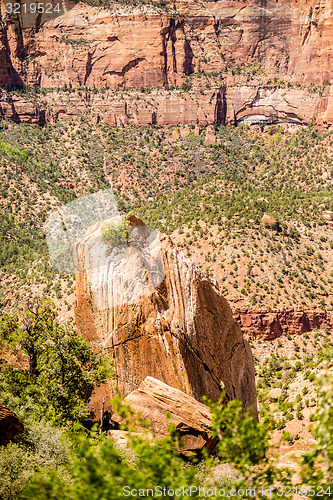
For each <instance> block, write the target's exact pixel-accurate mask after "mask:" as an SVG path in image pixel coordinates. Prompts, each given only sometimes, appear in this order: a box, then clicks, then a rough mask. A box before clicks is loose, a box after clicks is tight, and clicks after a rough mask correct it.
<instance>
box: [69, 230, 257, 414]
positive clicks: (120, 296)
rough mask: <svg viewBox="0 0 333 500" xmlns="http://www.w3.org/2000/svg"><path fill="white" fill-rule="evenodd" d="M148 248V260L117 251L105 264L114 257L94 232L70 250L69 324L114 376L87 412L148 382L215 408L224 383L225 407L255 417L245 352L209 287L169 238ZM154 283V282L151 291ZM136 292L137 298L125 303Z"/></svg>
mask: <svg viewBox="0 0 333 500" xmlns="http://www.w3.org/2000/svg"><path fill="white" fill-rule="evenodd" d="M150 237H151V236H148V239H149V238H150ZM158 245H159V248H158ZM150 248H152V249H153V250H154V252H155V254H154V255H150V256H147V255H143V254H142V253H141V254H140V252H139V251H136V249H135V248H133V249H132V248H131V247H130V248H129V249H125V250H126V251H127V250H128V252H127V253H126V252H125V250H124V249H122V252H123V254H120V253H117V254H116V256H115V257H114V260H113V261H112V252H113V251H115V250H111V251H110V249H108V248H107V247H104V246H103V245H102V244H101V237H100V233H99V228H97V229H96V227H95V228H93V229H92V230H91V232H90V233H89V232H88V233H87V234H86V236H85V237H84V238H82V240H81V241H79V242H78V244H77V245H76V258H77V259H80V260H81V264H82V267H81V268H82V270H83V272H82V273H80V274H77V275H76V287H77V301H76V307H75V316H76V323H77V326H78V328H79V330H80V331H81V333H82V334H83V335H84V336H85V338H86V339H87V340H89V341H90V342H91V343H92V345H93V346H94V349H95V350H96V351H97V352H104V353H107V354H108V355H109V356H110V357H111V358H112V359H113V360H114V368H115V371H116V374H117V377H116V381H115V382H113V383H112V382H111V383H110V384H109V385H108V386H107V387H106V386H103V387H102V388H100V389H99V390H98V391H97V392H96V393H95V396H94V398H93V400H92V407H93V408H94V409H95V411H99V410H100V407H101V399H102V398H103V397H104V396H106V397H108V396H109V395H110V394H112V393H113V392H114V391H115V390H116V389H118V390H119V391H120V393H121V394H122V395H123V396H127V395H128V394H129V393H130V392H132V391H133V390H135V389H137V388H138V386H139V385H140V383H141V382H142V381H143V380H144V379H145V377H147V376H151V377H154V378H157V379H158V380H161V381H163V382H165V383H166V384H168V385H169V386H171V387H174V388H175V389H179V390H181V391H183V392H185V393H186V394H188V395H190V396H193V397H194V398H196V399H197V400H199V401H201V398H202V396H204V395H206V396H208V397H209V398H211V399H213V400H217V399H218V397H219V394H220V390H221V389H220V383H221V382H223V384H224V388H225V391H226V394H227V397H228V398H229V399H235V398H237V399H239V400H241V401H242V402H243V404H244V406H245V407H249V406H253V407H254V408H255V409H256V392H255V378H254V364H253V358H252V353H251V349H250V347H249V345H248V343H247V341H246V340H244V338H243V336H242V333H241V330H240V328H239V326H238V324H237V323H236V322H235V321H234V319H233V317H232V312H231V309H230V306H229V304H228V303H227V301H226V300H225V299H224V298H223V297H222V296H221V294H220V292H219V289H218V286H217V284H216V282H215V281H213V280H211V279H210V278H209V277H208V276H206V275H205V274H204V273H203V272H202V271H201V270H200V269H198V268H197V267H196V266H195V265H194V264H193V263H192V262H191V261H190V260H189V259H188V258H187V257H186V256H185V255H184V254H183V253H182V252H179V251H178V249H177V247H176V245H175V244H174V243H173V242H172V240H171V239H170V238H169V237H167V236H164V235H159V243H158V242H157V240H154V241H151V242H150ZM99 259H100V263H101V265H100V266H98V262H99ZM92 262H95V263H94V264H92ZM156 262H158V265H157V271H156ZM161 265H162V268H163V279H161V269H160V266H161ZM144 273H146V274H144ZM154 273H155V274H154ZM144 276H146V280H147V283H146V285H147V286H146V288H143V285H142V282H143V277H144ZM156 277H159V278H160V279H161V281H160V283H159V284H158V285H157V286H152V285H153V281H154V279H155V283H157V282H158V281H156V280H157V278H156ZM139 284H141V285H142V290H143V292H144V293H143V294H142V295H141V296H140V295H138V294H136V295H135V298H134V299H132V300H130V298H131V296H132V297H133V296H134V295H133V293H134V292H138V290H140V288H139V287H138V285H139ZM141 285H140V286H141ZM129 290H131V293H132V295H131V294H129Z"/></svg>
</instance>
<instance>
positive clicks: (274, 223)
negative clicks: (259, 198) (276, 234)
mask: <svg viewBox="0 0 333 500" xmlns="http://www.w3.org/2000/svg"><path fill="white" fill-rule="evenodd" d="M260 224H261V225H262V226H265V227H269V228H271V229H277V227H278V224H279V222H278V220H277V219H275V218H274V217H271V216H270V215H268V214H264V215H263V216H262V218H261V220H260Z"/></svg>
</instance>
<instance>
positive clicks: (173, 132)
mask: <svg viewBox="0 0 333 500" xmlns="http://www.w3.org/2000/svg"><path fill="white" fill-rule="evenodd" d="M171 137H172V139H173V140H174V141H178V139H180V133H179V132H178V130H177V129H175V130H173V131H172V134H171Z"/></svg>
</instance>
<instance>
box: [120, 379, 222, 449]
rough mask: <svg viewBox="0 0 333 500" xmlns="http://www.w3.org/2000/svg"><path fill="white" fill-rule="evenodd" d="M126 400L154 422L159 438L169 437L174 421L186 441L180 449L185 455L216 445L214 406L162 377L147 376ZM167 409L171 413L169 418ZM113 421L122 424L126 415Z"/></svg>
mask: <svg viewBox="0 0 333 500" xmlns="http://www.w3.org/2000/svg"><path fill="white" fill-rule="evenodd" d="M124 402H125V404H126V405H129V406H130V407H131V409H132V410H134V412H135V413H136V414H139V415H140V416H141V418H143V419H144V420H147V421H148V422H149V423H150V428H151V430H152V431H153V432H154V434H155V436H156V437H157V438H160V437H165V436H167V435H168V427H169V426H170V424H173V425H174V426H175V428H176V430H177V431H178V434H179V436H180V438H181V440H182V445H181V448H180V450H179V451H180V453H182V454H183V455H185V456H188V455H190V454H191V453H193V452H200V451H201V450H202V449H203V448H204V447H205V448H206V450H207V451H208V452H210V451H212V449H213V448H214V446H215V439H214V438H212V437H211V430H210V429H211V423H212V415H211V412H210V409H209V408H208V407H207V406H206V405H204V404H202V403H199V402H198V401H196V400H195V399H194V398H193V397H191V396H189V395H187V394H185V393H184V392H182V391H180V390H178V389H174V388H173V387H170V386H168V385H167V384H165V383H164V382H161V381H160V380H156V379H154V378H153V377H146V378H145V379H144V381H143V382H141V384H140V385H139V387H138V388H137V389H136V390H135V391H133V392H131V393H130V394H129V395H128V396H127V397H126V398H125V401H124ZM167 412H168V413H169V416H170V418H168V419H167V418H166V414H167ZM112 420H113V421H114V422H116V423H118V424H121V423H122V418H121V417H119V416H118V415H116V414H114V415H113V417H112ZM112 432H114V433H115V432H116V431H111V433H112Z"/></svg>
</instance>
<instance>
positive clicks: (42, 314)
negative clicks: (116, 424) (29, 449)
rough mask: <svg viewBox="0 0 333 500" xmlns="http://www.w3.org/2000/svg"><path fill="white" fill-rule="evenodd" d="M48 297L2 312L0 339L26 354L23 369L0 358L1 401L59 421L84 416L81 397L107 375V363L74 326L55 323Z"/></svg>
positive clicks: (20, 411)
mask: <svg viewBox="0 0 333 500" xmlns="http://www.w3.org/2000/svg"><path fill="white" fill-rule="evenodd" d="M55 316H56V313H55V311H54V309H53V305H52V303H51V302H50V301H48V300H44V301H41V302H39V303H38V302H37V303H35V304H33V305H31V306H28V308H27V309H26V310H25V311H24V313H23V314H22V316H21V317H20V318H19V317H17V316H16V315H11V314H3V315H2V317H1V320H0V342H2V344H3V347H5V349H6V350H7V352H8V351H9V352H10V351H11V352H12V353H14V354H15V355H18V356H19V358H20V357H21V359H22V355H25V356H26V358H27V359H28V369H17V368H16V367H15V366H13V365H12V364H11V363H9V362H8V361H6V360H5V359H2V360H1V372H0V391H1V399H0V400H1V402H2V403H3V404H6V405H8V406H9V407H10V408H11V409H13V410H14V411H16V412H18V414H19V416H24V415H27V414H31V412H33V415H34V417H35V418H36V419H37V420H39V419H41V418H45V419H47V420H48V421H51V422H54V423H58V424H61V423H63V422H66V420H72V421H75V420H77V419H82V418H83V417H85V416H86V413H87V411H86V408H85V403H86V402H87V401H88V400H89V398H90V396H91V394H92V391H93V389H94V388H95V387H96V385H99V384H100V383H101V382H102V381H103V380H104V379H105V378H106V376H107V375H108V369H107V366H106V364H105V362H104V360H102V359H101V358H98V357H97V356H96V355H95V354H94V353H93V351H92V348H91V346H90V344H89V343H88V342H87V341H86V340H85V339H84V338H83V337H81V336H80V335H78V334H77V333H76V332H75V331H74V330H73V329H71V328H70V327H68V326H65V325H59V324H58V323H57V321H56V318H55Z"/></svg>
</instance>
